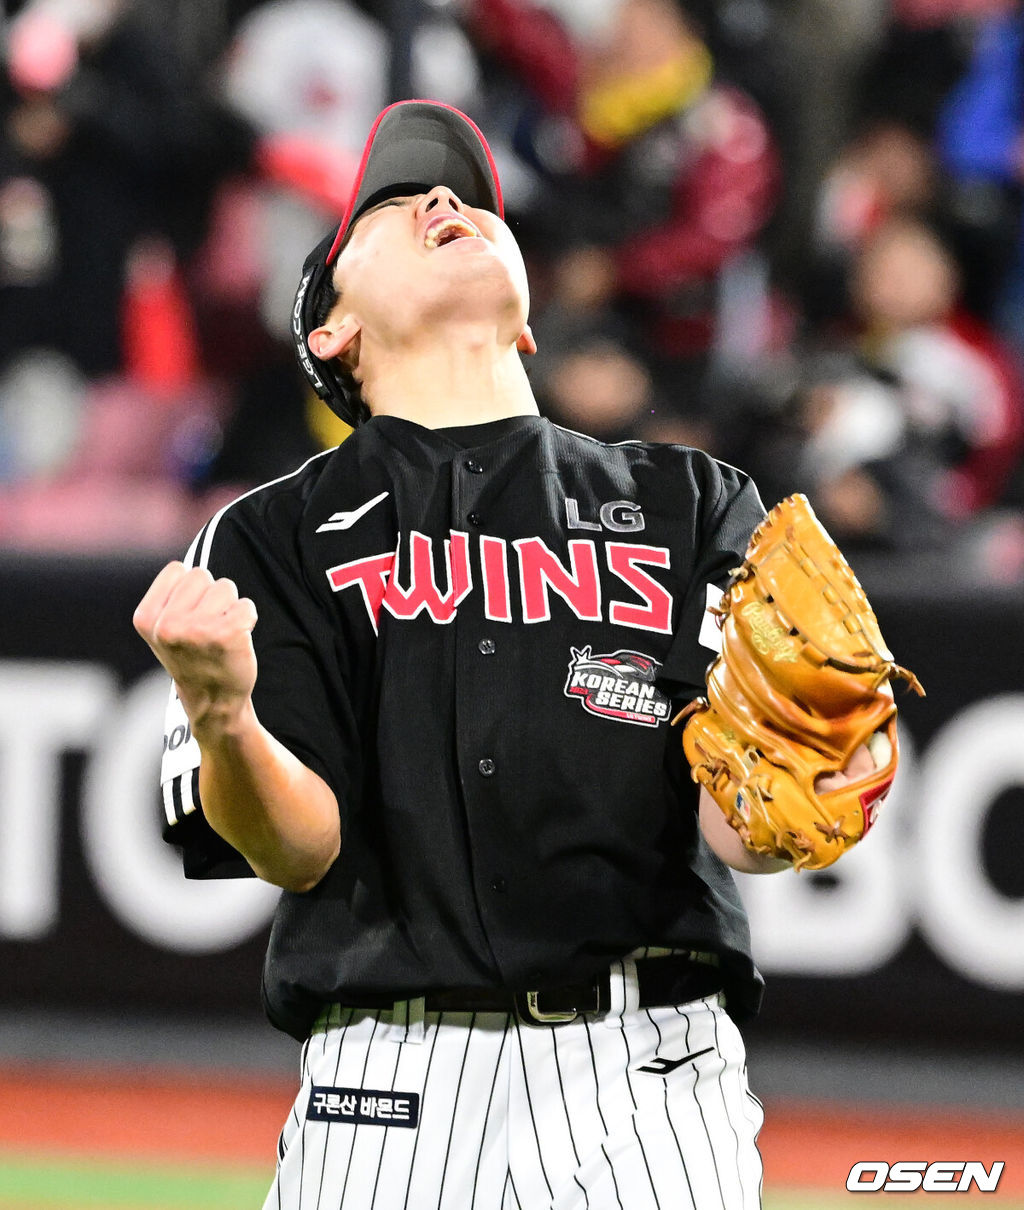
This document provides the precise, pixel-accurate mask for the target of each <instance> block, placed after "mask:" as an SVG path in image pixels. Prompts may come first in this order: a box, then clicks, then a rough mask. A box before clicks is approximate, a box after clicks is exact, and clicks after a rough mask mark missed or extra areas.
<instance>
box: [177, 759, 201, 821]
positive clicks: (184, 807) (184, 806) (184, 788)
mask: <svg viewBox="0 0 1024 1210" xmlns="http://www.w3.org/2000/svg"><path fill="white" fill-rule="evenodd" d="M177 781H178V784H179V785H180V786H181V817H182V818H183V819H184V817H185V816H186V815H191V814H192V812H193V811H194V810H195V809H196V801H195V798H194V797H193V794H192V771H191V770H190V771H189V772H188V773H182V775H181V776H180V777H179V778H178V779H177Z"/></svg>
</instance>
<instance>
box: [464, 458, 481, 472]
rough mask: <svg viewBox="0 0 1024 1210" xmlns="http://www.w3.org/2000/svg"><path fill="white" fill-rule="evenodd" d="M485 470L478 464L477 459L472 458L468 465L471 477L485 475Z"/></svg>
mask: <svg viewBox="0 0 1024 1210" xmlns="http://www.w3.org/2000/svg"><path fill="white" fill-rule="evenodd" d="M483 469H484V468H483V467H482V466H481V465H480V463H479V462H477V460H476V459H475V458H470V460H469V461H468V462H467V463H466V470H467V471H469V473H470V474H471V475H480V474H483Z"/></svg>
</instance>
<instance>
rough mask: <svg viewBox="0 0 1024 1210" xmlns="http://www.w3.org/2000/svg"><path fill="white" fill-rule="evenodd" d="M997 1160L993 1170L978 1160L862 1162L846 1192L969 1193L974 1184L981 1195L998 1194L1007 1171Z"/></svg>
mask: <svg viewBox="0 0 1024 1210" xmlns="http://www.w3.org/2000/svg"><path fill="white" fill-rule="evenodd" d="M1005 1166H1006V1165H1005V1163H1004V1161H1003V1160H995V1161H994V1162H993V1164H992V1165H991V1167H990V1168H988V1169H986V1167H985V1165H984V1164H982V1163H979V1162H978V1161H976V1160H971V1161H969V1162H968V1161H965V1160H935V1161H934V1162H933V1163H931V1164H929V1163H928V1162H927V1161H926V1160H897V1162H896V1163H895V1164H892V1165H889V1164H887V1163H886V1162H885V1160H861V1161H860V1162H859V1163H857V1164H854V1166H853V1167H852V1168H851V1169H850V1175H849V1176H848V1177H847V1178H846V1188H847V1189H848V1190H849V1191H850V1192H851V1193H878V1192H882V1193H914V1192H915V1191H916V1190H918V1189H921V1190H922V1191H923V1192H924V1193H966V1192H967V1191H968V1190H969V1189H970V1187H971V1185H972V1184H975V1185H977V1187H978V1191H979V1192H980V1193H994V1192H995V1191H996V1188H997V1186H998V1185H999V1178H1000V1177H1001V1176H1002V1175H1003V1168H1004V1167H1005Z"/></svg>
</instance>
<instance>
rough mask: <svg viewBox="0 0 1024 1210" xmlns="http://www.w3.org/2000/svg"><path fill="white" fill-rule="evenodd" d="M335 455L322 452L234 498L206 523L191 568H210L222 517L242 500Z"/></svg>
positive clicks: (192, 550) (191, 551)
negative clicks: (330, 455)
mask: <svg viewBox="0 0 1024 1210" xmlns="http://www.w3.org/2000/svg"><path fill="white" fill-rule="evenodd" d="M335 448H336V447H335ZM333 453H334V448H332V449H329V450H321V452H320V453H319V454H314V455H313V457H312V458H307V459H306V461H305V462H304V463H303V464H302V465H301V466H300V467H297V468H296V469H295V470H293V471H289V472H288V474H287V475H279V476H278V478H276V479H271V480H269V481H268V482H267V483H260V484H258V485H257V486H256V487H251V488H250V489H249V490H248V491H247V492H242V494H241V495H240V496H236V497H235V498H234V500H229V501H228V503H227V504H225V505H224V507H223V508H221V509H219V510H218V511H217V512H215V513H214V514H213V516H212V517H211V518H210V520H209V521H208V522H207V523H206V528H205V529H202V530H200V532H199V535H198V537H197V538H196V539H195V541H194V542H193V543H192V546H191V547H190V549H189V559H190V563H189V566H191V567H208V566H209V563H210V547H211V546H212V545H213V536H214V534H215V533H216V532H217V526H218V525H219V524H220V519H221V517H223V516H224V514H225V513H226V512H227V511H228V509H229V508H233V507H234V506H235V505H236V504H238V503H240V502H241V501H242V500H245V499H247V498H248V497H249V496H253V495H255V494H256V492H261V491H263V489H264V488H265V487H273V486H274V485H275V484H276V483H284V481H285V480H286V479H293V478H294V477H295V476H296V475H301V474H302V472H303V471H304V470H305V469H306V467H307V466H309V464H310V463H311V462H315V461H316V459H317V458H324V457H326V456H327V455H328V454H333ZM197 550H198V551H199V561H198V563H196V562H195V561H194V560H195V555H196V551H197Z"/></svg>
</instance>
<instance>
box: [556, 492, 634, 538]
mask: <svg viewBox="0 0 1024 1210" xmlns="http://www.w3.org/2000/svg"><path fill="white" fill-rule="evenodd" d="M597 515H598V516H599V517H600V520H599V521H584V520H583V519H582V518H581V517H580V506H579V504H577V502H576V501H575V500H574V499H573V497H572V496H566V498H565V523H566V525H568V527H569V528H570V529H594V530H597V531H598V532H599V533H600V531H601V529H602V528H603V529H610V530H611V531H612V533H614V534H625V533H629V531H630V530H636V531H637V532H639V531H640V530H641V529H643V527H644V515H643V513H642V512H641V511H640V505H639V504H634V503H633V502H632V501H631V500H611V501H610V502H609V503H608V504H602V505H601V508H600V510H599V511H598V514H597Z"/></svg>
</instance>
